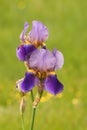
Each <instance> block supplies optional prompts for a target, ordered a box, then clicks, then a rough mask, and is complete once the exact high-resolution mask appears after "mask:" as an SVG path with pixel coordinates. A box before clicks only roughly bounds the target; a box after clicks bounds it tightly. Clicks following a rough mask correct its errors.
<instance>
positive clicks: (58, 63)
mask: <svg viewBox="0 0 87 130" xmlns="http://www.w3.org/2000/svg"><path fill="white" fill-rule="evenodd" d="M53 55H54V56H55V58H56V64H55V70H57V69H61V68H62V66H63V64H64V56H63V54H62V53H61V52H60V51H58V50H57V49H54V50H53Z"/></svg>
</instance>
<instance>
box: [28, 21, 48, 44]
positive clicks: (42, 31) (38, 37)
mask: <svg viewBox="0 0 87 130" xmlns="http://www.w3.org/2000/svg"><path fill="white" fill-rule="evenodd" d="M29 37H30V42H31V43H38V44H41V43H43V42H44V41H46V40H47V38H48V29H47V27H46V26H44V25H43V24H42V23H41V22H40V21H33V22H32V30H31V31H30V32H29Z"/></svg>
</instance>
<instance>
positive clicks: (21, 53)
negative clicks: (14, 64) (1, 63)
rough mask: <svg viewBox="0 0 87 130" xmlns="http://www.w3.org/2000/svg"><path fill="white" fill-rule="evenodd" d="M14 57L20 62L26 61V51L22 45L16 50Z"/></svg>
mask: <svg viewBox="0 0 87 130" xmlns="http://www.w3.org/2000/svg"><path fill="white" fill-rule="evenodd" d="M16 56H17V58H18V59H19V60H21V61H25V60H26V49H25V46H24V45H21V46H19V47H18V48H17V49H16Z"/></svg>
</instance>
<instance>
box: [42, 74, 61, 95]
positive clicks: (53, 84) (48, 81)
mask: <svg viewBox="0 0 87 130" xmlns="http://www.w3.org/2000/svg"><path fill="white" fill-rule="evenodd" d="M44 89H46V90H47V91H48V92H49V93H51V94H54V95H56V94H58V93H60V92H61V91H62V90H63V84H62V83H60V81H59V80H58V79H57V76H56V75H49V76H48V77H47V78H45V79H44Z"/></svg>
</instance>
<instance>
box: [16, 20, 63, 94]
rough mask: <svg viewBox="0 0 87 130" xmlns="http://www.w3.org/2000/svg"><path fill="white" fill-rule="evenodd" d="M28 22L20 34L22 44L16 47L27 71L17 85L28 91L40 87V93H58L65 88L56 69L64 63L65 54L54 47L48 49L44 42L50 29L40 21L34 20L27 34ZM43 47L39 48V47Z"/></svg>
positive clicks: (23, 90) (25, 91)
mask: <svg viewBox="0 0 87 130" xmlns="http://www.w3.org/2000/svg"><path fill="white" fill-rule="evenodd" d="M28 27H29V24H28V22H26V23H25V25H24V30H23V31H22V33H21V35H20V41H21V45H20V46H19V47H18V48H17V49H16V55H17V57H18V59H19V60H21V61H24V63H25V62H26V67H27V72H26V73H25V76H24V78H22V79H21V80H20V81H19V82H17V87H18V88H19V89H20V91H22V92H23V93H27V92H29V91H31V90H32V89H33V87H34V86H37V87H38V91H39V93H42V92H43V90H46V91H48V92H49V93H51V94H54V95H56V94H58V93H60V92H61V91H62V90H63V84H62V83H61V82H60V81H59V80H58V78H57V75H56V74H55V71H56V70H58V69H61V68H62V66H63V64H64V57H63V54H62V53H61V52H60V51H58V50H57V49H54V50H53V52H51V51H50V50H48V49H46V47H45V46H44V45H45V44H44V42H45V41H46V40H47V38H48V29H47V28H46V26H45V25H43V24H42V23H41V22H40V21H33V22H32V30H31V31H30V32H29V33H28V34H27V35H26V31H27V29H28ZM39 46H41V48H39V49H38V47H39Z"/></svg>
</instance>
